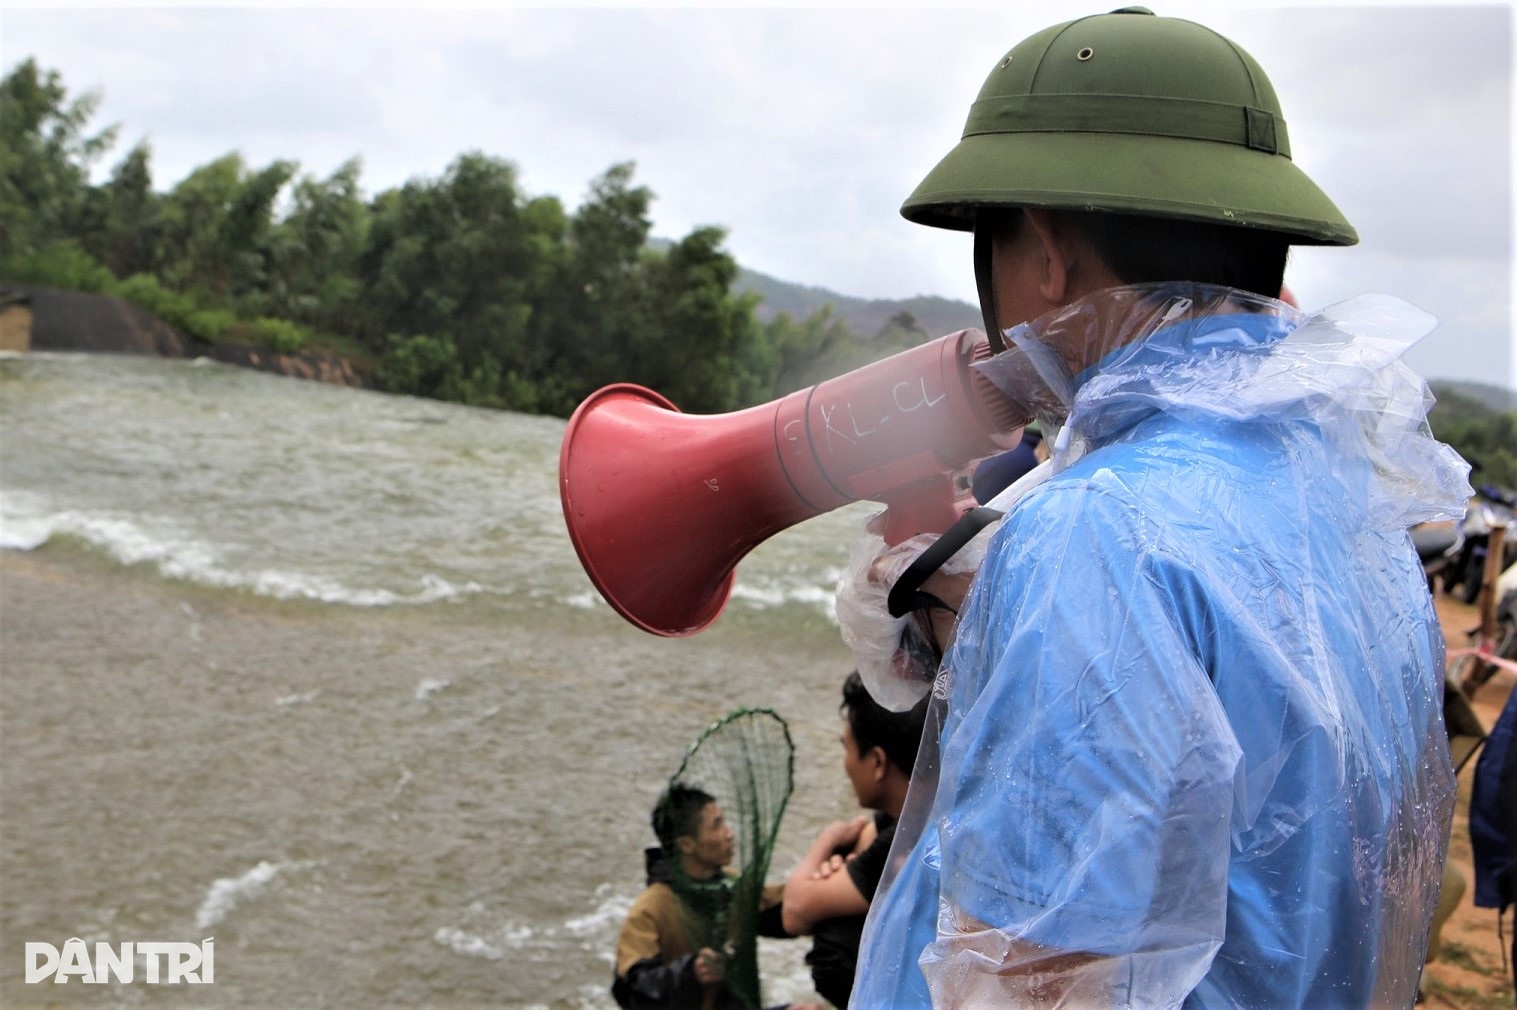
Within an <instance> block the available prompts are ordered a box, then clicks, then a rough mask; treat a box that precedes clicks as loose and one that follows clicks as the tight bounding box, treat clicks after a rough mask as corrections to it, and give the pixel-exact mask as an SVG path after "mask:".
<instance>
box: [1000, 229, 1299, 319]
mask: <svg viewBox="0 0 1517 1010" xmlns="http://www.w3.org/2000/svg"><path fill="white" fill-rule="evenodd" d="M1059 213H1062V214H1066V215H1068V217H1069V220H1070V221H1071V222H1072V223H1073V224H1074V226H1075V228H1076V229H1077V230H1078V231H1079V233H1080V234H1081V235H1082V236H1083V237H1084V239H1085V241H1087V242H1089V243H1090V246H1091V248H1092V249H1094V250H1095V251H1096V253H1097V255H1099V256H1100V257H1101V260H1102V262H1104V263H1105V264H1106V266H1107V267H1108V268H1109V269H1110V270H1111V272H1112V273H1114V274H1116V275H1117V279H1118V280H1120V281H1121V282H1122V283H1123V284H1151V283H1160V282H1164V281H1193V282H1195V283H1198V284H1218V285H1221V286H1223V287H1229V288H1238V289H1239V290H1242V291H1252V292H1253V293H1254V294H1257V295H1264V296H1265V297H1266V298H1279V297H1280V288H1281V286H1282V285H1283V284H1284V283H1285V260H1286V257H1287V255H1288V254H1289V253H1290V237H1289V236H1287V235H1284V234H1281V233H1279V232H1272V231H1265V230H1263V229H1259V228H1244V227H1241V226H1233V225H1225V224H1213V223H1210V222H1205V221H1182V220H1179V219H1177V218H1169V217H1150V216H1147V215H1143V214H1107V213H1102V212H1098V211H1060V212H1059ZM1024 220H1025V219H1024V218H1023V216H1022V214H1021V212H1020V208H1017V207H981V208H978V209H977V210H976V214H975V233H976V235H977V236H980V235H982V234H983V235H985V236H986V237H988V236H990V235H995V234H998V233H1001V234H1007V235H1010V234H1014V233H1015V232H1016V231H1017V229H1019V228H1021V227H1023V221H1024ZM977 241H980V240H979V239H977ZM988 248H989V247H988V245H987V246H986V252H985V253H984V254H983V255H987V256H988ZM977 255H980V254H977ZM988 267H989V262H988V260H987V261H986V263H985V268H986V269H988ZM976 269H979V267H978V266H977V267H976ZM981 297H982V299H983V297H984V295H983V293H982V296H981Z"/></svg>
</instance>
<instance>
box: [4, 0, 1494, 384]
mask: <svg viewBox="0 0 1517 1010" xmlns="http://www.w3.org/2000/svg"><path fill="white" fill-rule="evenodd" d="M1108 3H1109V0H1108ZM1111 6H1115V5H1114V4H1113V5H1110V6H1108V4H1101V3H1094V4H1091V3H1078V4H1077V3H1070V2H1067V0H1038V2H1007V3H1003V4H1001V5H1000V6H999V7H997V8H964V9H954V10H943V11H930V12H929V11H927V10H922V9H889V10H882V9H866V8H838V7H833V8H829V9H827V10H813V9H810V8H806V7H799V6H791V7H784V8H778V7H777V8H766V9H758V10H753V9H750V10H738V9H727V8H723V7H714V6H710V5H693V6H683V7H662V8H657V9H655V8H648V7H638V6H631V5H625V6H618V7H600V8H595V9H589V8H572V7H563V6H555V7H554V8H552V9H547V8H541V9H539V8H531V7H527V6H525V5H522V6H514V5H505V4H499V3H497V4H495V5H490V6H479V5H476V6H475V7H474V8H472V9H461V8H456V9H443V10H430V9H429V10H426V11H421V10H414V9H411V10H408V9H382V10H379V9H356V8H343V7H334V6H330V5H328V6H325V7H323V8H322V9H314V8H311V7H309V6H306V7H302V8H299V9H293V8H281V7H276V6H270V5H267V4H264V5H261V6H255V7H243V8H229V7H206V6H204V5H202V6H199V7H195V8H189V7H154V8H151V9H149V8H132V7H125V6H110V7H107V8H105V9H102V8H100V7H95V8H90V9H83V8H66V7H64V8H60V6H59V5H58V4H48V5H45V6H40V5H39V6H29V5H28V4H27V3H25V2H22V3H19V4H18V3H14V2H10V0H8V2H7V4H6V9H5V10H4V11H3V12H0V70H3V71H4V72H7V73H8V72H9V71H10V70H11V69H12V68H14V66H15V65H16V64H17V63H19V62H20V61H21V60H24V59H26V58H27V57H35V58H36V59H37V61H38V63H39V64H40V65H41V66H42V67H43V68H44V69H45V70H57V71H59V72H60V73H61V75H62V77H63V81H64V84H65V85H66V86H67V88H68V89H69V93H70V94H71V95H79V94H82V93H84V92H86V91H90V90H99V91H100V92H102V94H103V101H102V103H101V106H100V111H99V114H98V115H97V118H96V121H95V122H96V123H97V124H98V125H100V126H104V125H109V124H112V123H115V124H119V125H120V127H121V134H120V138H119V140H118V142H117V146H116V148H115V149H113V151H112V152H111V153H110V155H108V156H107V158H106V159H105V160H104V162H103V164H102V166H101V171H102V172H104V171H105V170H108V169H109V168H110V167H111V166H112V165H114V164H115V163H116V162H117V161H119V160H120V159H121V158H122V157H124V156H125V154H126V152H127V151H128V150H129V149H130V148H131V146H133V145H134V144H136V143H137V142H138V141H140V140H143V139H146V140H147V141H148V142H149V143H150V145H151V147H152V151H153V174H154V181H155V184H156V186H157V188H159V189H167V188H170V187H172V185H173V184H174V183H176V182H178V181H179V180H181V179H182V178H183V177H184V176H185V175H186V174H187V173H188V172H189V171H191V170H192V169H194V168H196V167H199V166H201V165H204V164H205V163H207V162H209V161H211V160H213V159H215V158H218V157H220V156H222V155H224V154H227V153H229V152H231V151H234V150H235V151H240V152H241V153H242V155H243V156H244V158H245V159H246V160H247V162H248V164H249V165H250V166H252V167H255V168H256V167H262V166H264V165H267V164H268V163H269V162H271V161H274V160H276V159H291V160H295V161H298V162H299V163H300V166H301V171H302V173H304V174H311V175H316V176H322V177H324V176H326V175H329V174H330V173H331V172H332V171H333V170H334V169H335V168H337V166H338V165H340V164H341V163H342V162H343V161H345V160H346V159H348V158H350V157H353V156H355V155H357V156H360V157H361V158H362V161H363V166H364V168H363V174H362V181H363V184H364V188H365V191H366V193H367V194H368V195H373V194H374V193H377V192H380V191H382V190H384V189H388V188H390V187H393V186H398V185H400V184H403V183H404V182H405V181H406V180H407V179H411V178H416V177H422V178H429V179H431V178H437V177H438V176H440V175H442V174H443V172H444V171H445V170H446V168H447V166H448V164H449V163H450V162H451V161H452V160H453V159H454V158H455V157H456V156H457V155H459V154H460V153H463V152H465V151H469V150H478V151H483V152H485V153H486V154H489V155H493V156H496V157H500V158H504V159H507V160H510V161H512V162H514V163H515V164H516V165H517V166H518V168H519V170H520V178H521V181H522V185H523V187H524V188H525V189H526V190H527V192H528V193H529V194H532V195H543V194H551V195H555V196H558V197H560V198H561V199H562V200H563V201H564V203H565V204H566V205H567V206H569V207H571V208H572V207H575V206H577V205H578V204H579V203H580V202H581V200H582V199H583V197H584V194H585V192H586V189H587V187H588V185H589V183H590V181H591V180H592V179H593V178H594V177H595V176H597V175H599V174H600V173H601V172H603V171H604V170H605V169H606V168H608V167H610V166H611V165H612V164H615V163H617V162H620V161H634V162H636V164H637V177H636V178H637V181H638V182H639V183H641V184H643V185H646V186H648V187H649V188H650V189H651V190H652V191H653V192H654V194H655V195H656V200H655V202H654V205H653V219H654V233H655V234H656V235H660V236H664V237H668V238H679V237H682V236H683V235H685V234H687V233H688V232H689V231H690V230H691V229H692V228H695V227H698V226H701V225H708V224H715V225H720V226H722V227H724V228H726V229H727V231H728V239H727V248H728V249H729V251H731V252H732V254H733V255H734V256H735V257H736V258H737V259H738V261H739V262H740V263H741V264H742V265H744V266H746V267H749V268H751V269H754V270H758V271H761V272H763V273H766V274H770V275H772V276H775V277H778V278H781V279H783V280H788V281H796V282H800V283H804V284H812V285H817V286H820V287H825V288H829V289H832V290H834V291H838V292H841V293H843V294H848V295H855V296H861V297H869V298H906V297H911V296H913V295H917V294H929V295H943V296H946V297H950V298H958V299H962V300H964V301H969V302H973V301H974V298H975V294H974V280H973V275H972V272H971V268H970V264H969V259H970V256H969V240H968V238H967V237H966V236H964V235H961V234H957V233H948V232H940V231H938V230H936V229H929V228H922V227H919V226H915V225H911V224H908V223H907V222H906V221H905V220H904V219H902V218H901V217H900V215H899V207H900V204H901V201H902V200H903V199H904V198H905V196H906V195H907V194H908V193H909V192H910V191H911V189H912V188H913V187H914V186H915V184H916V183H917V181H918V180H919V179H920V177H921V176H922V175H923V173H925V172H926V171H927V170H928V169H929V168H930V167H931V166H932V165H933V164H934V163H935V162H936V161H937V159H938V158H940V157H941V156H942V155H943V154H945V153H946V152H947V151H948V150H949V148H950V147H952V145H953V144H954V142H955V141H956V140H957V139H958V135H959V132H960V130H961V128H962V126H963V122H964V117H965V114H966V113H967V112H968V109H969V104H970V102H971V101H972V100H973V98H974V95H975V93H976V92H977V91H978V90H979V86H980V83H981V81H983V79H984V77H985V76H986V74H987V73H988V72H989V71H990V70H991V68H992V67H993V66H994V64H995V63H996V62H997V61H998V60H999V59H1000V57H1001V56H1002V55H1004V53H1005V51H1006V50H1007V49H1009V48H1010V47H1011V46H1012V45H1014V44H1015V43H1016V42H1018V41H1020V40H1021V39H1022V38H1024V37H1026V36H1027V35H1029V34H1031V33H1032V32H1034V31H1037V30H1038V29H1041V28H1043V27H1046V26H1047V25H1049V24H1053V23H1055V22H1057V21H1060V20H1065V19H1067V18H1070V17H1076V16H1079V15H1083V14H1089V13H1094V12H1100V11H1104V10H1108V9H1110V8H1111ZM1150 6H1153V7H1154V8H1155V9H1156V10H1157V11H1158V12H1159V13H1161V14H1166V15H1171V16H1178V17H1188V18H1192V19H1194V20H1197V21H1200V22H1202V23H1204V24H1207V25H1209V26H1211V27H1214V28H1216V29H1218V30H1219V31H1221V32H1223V33H1224V34H1226V35H1228V36H1229V37H1231V38H1232V39H1233V40H1234V41H1235V42H1237V43H1239V44H1240V45H1242V46H1243V47H1244V48H1245V49H1247V50H1248V51H1249V52H1250V53H1252V54H1253V55H1254V56H1255V57H1256V58H1257V59H1258V60H1259V62H1260V63H1262V64H1263V66H1264V68H1265V70H1266V71H1267V72H1268V73H1269V75H1270V78H1271V80H1272V81H1273V83H1274V85H1275V89H1276V91H1277V92H1278V93H1279V95H1280V99H1281V102H1282V103H1283V105H1284V108H1285V116H1286V120H1287V122H1288V124H1289V130H1290V139H1291V146H1292V149H1293V154H1294V157H1295V160H1296V162H1297V164H1298V165H1300V166H1301V167H1302V168H1304V169H1305V170H1306V172H1307V173H1308V174H1309V175H1311V176H1312V177H1313V178H1314V179H1315V180H1316V181H1317V182H1318V183H1319V184H1320V185H1321V186H1322V187H1323V188H1324V189H1325V190H1326V191H1327V192H1328V194H1329V195H1330V196H1332V197H1333V198H1334V200H1335V201H1336V202H1337V203H1338V205H1339V207H1340V208H1342V210H1343V211H1344V213H1345V215H1346V216H1347V217H1348V218H1349V220H1350V221H1351V222H1353V224H1354V225H1355V227H1357V228H1358V230H1359V234H1360V238H1361V244H1360V245H1359V246H1357V247H1355V248H1353V249H1347V250H1345V249H1332V250H1301V251H1299V252H1297V253H1295V254H1294V257H1293V260H1292V263H1291V266H1290V268H1289V269H1288V271H1287V277H1286V280H1287V283H1288V284H1289V285H1290V286H1291V287H1292V288H1293V289H1294V291H1295V292H1296V293H1297V295H1298V297H1299V299H1300V301H1301V303H1302V305H1303V306H1304V307H1308V308H1311V307H1319V306H1323V305H1328V304H1331V303H1333V302H1336V301H1340V300H1342V299H1344V298H1348V297H1351V296H1353V295H1355V294H1359V293H1363V292H1367V291H1385V292H1389V293H1392V294H1396V295H1400V296H1401V297H1403V298H1406V299H1407V300H1408V301H1411V302H1413V303H1415V304H1417V305H1419V306H1421V307H1422V308H1425V309H1427V310H1428V311H1430V312H1432V313H1433V314H1435V315H1436V316H1438V317H1439V319H1440V327H1439V330H1438V331H1437V332H1436V333H1435V334H1434V335H1433V336H1432V337H1430V338H1428V340H1426V341H1424V342H1423V344H1422V345H1421V346H1420V347H1419V348H1417V349H1416V350H1414V352H1413V356H1412V357H1411V358H1410V361H1411V363H1412V364H1413V366H1414V367H1416V368H1417V370H1418V371H1419V372H1421V373H1422V374H1423V375H1424V376H1426V377H1428V378H1434V379H1436V378H1457V379H1471V380H1476V381H1484V382H1490V383H1494V384H1498V385H1505V386H1508V387H1511V388H1514V389H1517V347H1514V339H1513V335H1512V316H1513V282H1512V274H1513V268H1512V249H1511V247H1512V221H1513V205H1512V149H1513V148H1512V135H1513V130H1512V96H1513V90H1512V48H1513V31H1514V29H1513V16H1512V8H1511V6H1510V5H1509V4H1500V5H1486V6H1467V7H1451V6H1443V5H1376V6H1367V5H1363V4H1357V3H1353V2H1349V3H1346V4H1342V5H1339V6H1336V7H1325V6H1311V5H1307V6H1302V5H1300V4H1299V3H1298V4H1297V5H1294V6H1288V7H1287V6H1283V5H1280V4H1276V3H1272V2H1270V0H1265V2H1263V3H1260V4H1256V5H1254V6H1251V7H1249V8H1247V9H1244V8H1241V7H1240V8H1237V9H1227V10H1217V9H1216V8H1218V7H1220V6H1222V5H1220V4H1217V3H1215V2H1211V0H1206V2H1193V0H1179V2H1171V3H1163V2H1159V3H1150Z"/></svg>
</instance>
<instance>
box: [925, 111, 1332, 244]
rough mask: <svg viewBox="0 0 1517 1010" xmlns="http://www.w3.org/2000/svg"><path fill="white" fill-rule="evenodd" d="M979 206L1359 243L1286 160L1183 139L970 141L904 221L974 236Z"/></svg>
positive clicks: (1008, 136)
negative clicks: (1135, 218)
mask: <svg viewBox="0 0 1517 1010" xmlns="http://www.w3.org/2000/svg"><path fill="white" fill-rule="evenodd" d="M987 180H995V183H994V185H993V186H991V185H987V184H986V181H987ZM976 207H1046V208H1053V209H1063V210H1084V211H1101V212H1105V213H1113V214H1139V215H1147V216H1153V217H1166V218H1178V219H1181V220H1189V221H1202V222H1210V223H1213V224H1222V225H1233V226H1237V227H1246V228H1261V229H1264V230H1267V231H1274V232H1281V233H1283V234H1285V235H1288V236H1290V238H1291V241H1292V242H1293V243H1295V244H1299V245H1344V246H1346V245H1354V244H1355V243H1357V242H1358V241H1359V235H1358V233H1357V232H1355V231H1354V228H1353V226H1352V225H1350V224H1349V223H1348V220H1347V219H1346V218H1344V216H1343V214H1342V212H1341V211H1339V210H1338V208H1337V207H1336V206H1335V205H1334V204H1333V202H1332V200H1330V199H1328V196H1327V194H1326V193H1324V192H1322V190H1321V189H1319V188H1318V187H1317V185H1316V184H1315V183H1314V182H1312V181H1311V180H1310V179H1309V178H1307V176H1306V173H1304V172H1302V171H1301V170H1300V169H1299V168H1297V167H1296V166H1295V164H1294V163H1293V162H1292V161H1291V160H1290V159H1289V158H1287V157H1285V156H1283V155H1273V156H1269V155H1264V154H1261V152H1259V151H1255V150H1250V149H1249V148H1247V147H1244V146H1240V145H1237V144H1227V143H1218V142H1214V141H1207V140H1192V139H1186V138H1177V137H1162V136H1158V137H1156V136H1144V135H1138V134H1109V133H1103V134H1091V133H984V134H974V135H971V136H968V137H965V138H964V139H963V140H961V141H960V142H959V144H958V146H957V147H955V148H954V149H953V150H952V151H950V152H949V153H948V155H947V156H946V157H945V158H943V160H942V161H940V162H938V164H937V166H936V167H935V168H933V170H932V171H931V172H929V173H927V177H926V178H925V179H923V180H922V182H921V184H920V185H919V186H917V188H916V190H915V191H914V192H913V193H912V194H911V196H910V197H908V198H907V200H906V202H905V203H904V204H903V205H902V206H901V214H902V215H903V216H904V217H905V218H906V219H907V220H909V221H913V222H915V223H917V224H925V225H929V226H932V227H935V228H952V229H955V230H958V231H968V230H971V229H972V228H973V227H974V208H976Z"/></svg>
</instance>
